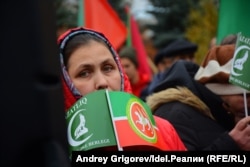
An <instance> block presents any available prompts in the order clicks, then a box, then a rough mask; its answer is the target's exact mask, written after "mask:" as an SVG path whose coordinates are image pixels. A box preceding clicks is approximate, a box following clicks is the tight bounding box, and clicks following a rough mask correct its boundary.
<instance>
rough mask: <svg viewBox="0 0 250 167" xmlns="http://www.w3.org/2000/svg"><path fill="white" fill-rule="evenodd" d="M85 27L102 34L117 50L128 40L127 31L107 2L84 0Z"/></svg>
mask: <svg viewBox="0 0 250 167" xmlns="http://www.w3.org/2000/svg"><path fill="white" fill-rule="evenodd" d="M83 7H84V17H85V18H84V26H85V27H87V28H90V29H94V30H97V31H100V32H102V33H103V34H104V35H105V36H106V37H107V38H108V39H109V40H110V42H111V44H112V45H113V46H114V48H115V49H118V48H120V47H121V45H122V44H123V43H124V41H125V40H126V36H127V29H126V26H125V25H124V24H123V22H122V21H121V19H120V18H119V16H118V15H117V13H116V12H115V11H114V9H113V8H112V7H111V6H110V5H109V3H108V2H107V0H84V4H83Z"/></svg>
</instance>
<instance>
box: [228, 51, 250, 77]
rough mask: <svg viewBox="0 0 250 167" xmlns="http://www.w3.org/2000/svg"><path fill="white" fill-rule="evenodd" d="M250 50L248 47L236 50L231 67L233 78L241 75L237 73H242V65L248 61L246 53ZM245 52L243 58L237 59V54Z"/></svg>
mask: <svg viewBox="0 0 250 167" xmlns="http://www.w3.org/2000/svg"><path fill="white" fill-rule="evenodd" d="M249 50H250V48H249V47H248V46H240V47H238V48H237V49H236V51H235V53H234V56H235V61H234V64H233V66H232V74H233V75H234V76H241V75H242V74H241V73H239V72H242V70H243V68H244V63H245V62H246V61H247V59H248V51H249ZM243 51H245V54H244V56H243V57H239V56H238V53H239V52H243Z"/></svg>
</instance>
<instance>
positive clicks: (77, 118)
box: [67, 109, 92, 147]
mask: <svg viewBox="0 0 250 167" xmlns="http://www.w3.org/2000/svg"><path fill="white" fill-rule="evenodd" d="M82 111H84V110H83V109H81V110H78V111H76V112H75V113H74V114H73V116H72V117H71V118H69V119H70V120H69V123H68V129H67V135H68V141H69V144H70V145H71V146H73V147H75V146H80V145H82V144H83V143H85V142H86V141H87V140H88V139H89V138H90V137H91V136H92V135H89V136H87V137H85V138H84V139H82V137H83V134H85V133H86V132H87V129H86V128H85V127H84V125H85V118H84V115H82V114H81V112H82Z"/></svg>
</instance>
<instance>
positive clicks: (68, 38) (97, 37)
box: [58, 27, 186, 150]
mask: <svg viewBox="0 0 250 167" xmlns="http://www.w3.org/2000/svg"><path fill="white" fill-rule="evenodd" d="M58 44H59V47H60V61H61V68H62V73H63V91H64V99H65V110H66V111H67V110H68V109H69V108H70V107H71V106H72V105H73V104H74V103H75V102H76V101H77V100H78V99H79V98H81V97H82V96H84V95H86V94H88V93H90V92H93V91H97V90H101V89H108V90H110V91H125V92H128V93H131V87H130V83H129V80H128V78H127V76H126V75H125V74H124V72H123V69H122V66H121V64H120V60H119V57H118V55H117V53H116V52H115V50H114V49H113V47H112V46H111V44H110V42H109V41H108V39H107V38H106V37H105V36H104V35H103V34H101V33H99V32H96V31H94V30H90V29H85V28H82V27H79V28H74V29H70V30H68V31H67V32H65V33H64V34H62V35H61V36H60V37H59V39H58ZM154 118H155V120H156V123H157V126H158V128H159V130H160V131H161V132H162V133H164V134H163V135H164V137H165V143H166V145H167V146H168V148H169V150H186V148H185V146H184V145H183V143H182V142H181V140H180V138H179V136H178V135H177V133H176V131H175V129H174V128H173V126H172V125H171V124H170V123H169V122H167V121H165V120H163V119H161V118H159V117H154Z"/></svg>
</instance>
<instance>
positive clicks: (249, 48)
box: [229, 33, 250, 90]
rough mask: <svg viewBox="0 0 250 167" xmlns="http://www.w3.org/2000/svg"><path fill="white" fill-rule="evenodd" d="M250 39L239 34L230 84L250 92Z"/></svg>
mask: <svg viewBox="0 0 250 167" xmlns="http://www.w3.org/2000/svg"><path fill="white" fill-rule="evenodd" d="M249 52H250V38H248V37H246V36H244V35H243V34H242V33H238V37H237V43H236V46H235V52H234V59H233V63H232V68H231V73H230V77H229V82H230V83H232V84H235V85H238V86H240V87H242V88H244V89H246V90H250V76H249V74H250V57H249Z"/></svg>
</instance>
